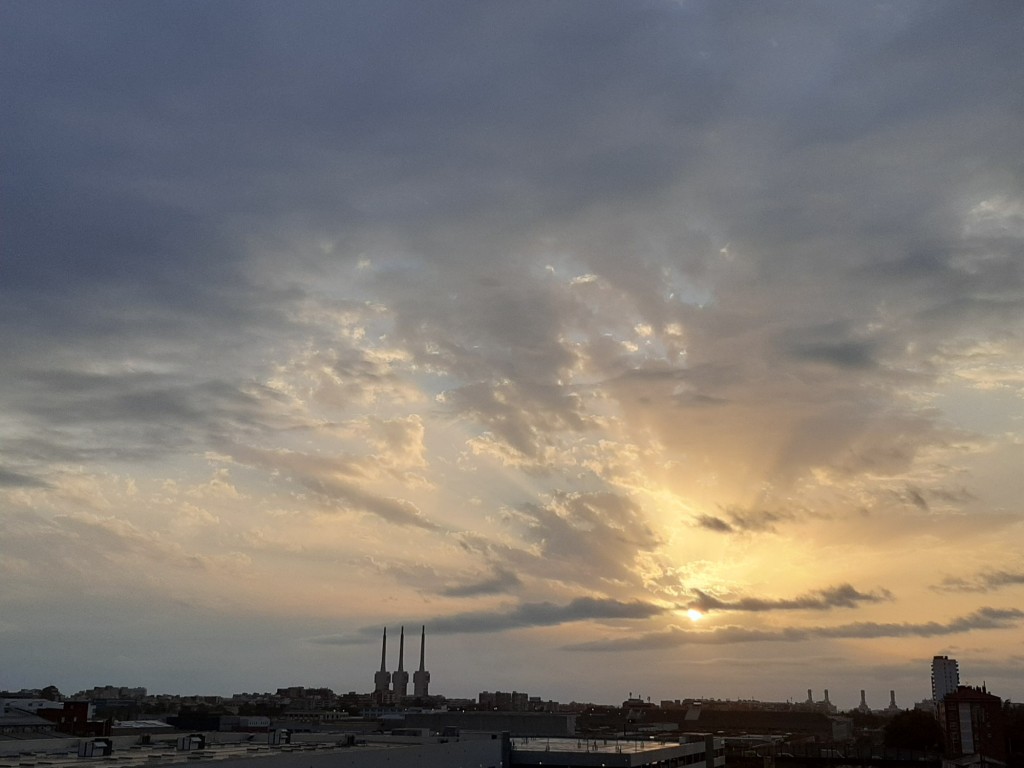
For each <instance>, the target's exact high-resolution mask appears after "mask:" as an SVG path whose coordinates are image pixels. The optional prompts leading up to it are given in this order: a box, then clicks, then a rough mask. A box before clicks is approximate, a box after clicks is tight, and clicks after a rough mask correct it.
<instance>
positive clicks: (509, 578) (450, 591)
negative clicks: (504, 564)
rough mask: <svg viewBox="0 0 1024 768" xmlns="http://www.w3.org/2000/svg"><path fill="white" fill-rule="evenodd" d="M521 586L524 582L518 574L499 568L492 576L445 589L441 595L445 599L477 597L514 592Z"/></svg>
mask: <svg viewBox="0 0 1024 768" xmlns="http://www.w3.org/2000/svg"><path fill="white" fill-rule="evenodd" d="M521 586H522V581H521V580H520V579H519V577H518V576H516V574H514V573H512V572H511V571H507V570H504V569H502V568H498V569H495V571H494V573H493V574H492V575H490V576H489V577H487V578H484V579H481V580H479V581H471V582H466V583H463V584H457V585H453V586H449V587H445V588H444V589H443V590H441V594H442V595H444V596H445V597H476V596H478V595H496V594H502V593H506V592H512V591H514V590H516V589H518V588H519V587H521Z"/></svg>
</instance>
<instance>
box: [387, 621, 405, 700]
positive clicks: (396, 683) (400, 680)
mask: <svg viewBox="0 0 1024 768" xmlns="http://www.w3.org/2000/svg"><path fill="white" fill-rule="evenodd" d="M391 683H392V688H393V690H394V692H395V699H397V700H398V701H401V700H402V699H404V698H405V697H406V696H407V695H408V694H409V673H408V672H406V671H405V627H402V631H401V634H400V635H399V639H398V670H397V671H396V672H395V673H394V674H393V675H391Z"/></svg>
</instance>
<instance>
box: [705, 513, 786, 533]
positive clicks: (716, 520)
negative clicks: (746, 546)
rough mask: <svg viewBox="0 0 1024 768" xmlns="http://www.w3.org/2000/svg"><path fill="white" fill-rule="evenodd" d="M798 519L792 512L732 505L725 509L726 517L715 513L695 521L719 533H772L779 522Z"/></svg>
mask: <svg viewBox="0 0 1024 768" xmlns="http://www.w3.org/2000/svg"><path fill="white" fill-rule="evenodd" d="M794 519H796V515H795V514H793V513H792V512H785V511H774V510H767V509H762V510H746V509H739V508H736V507H730V508H729V509H727V510H725V518H722V517H717V516H715V515H700V516H698V517H697V518H695V520H694V522H695V523H696V525H697V526H699V527H700V528H706V529H707V530H709V531H715V532H718V533H742V532H755V533H763V532H767V533H772V532H774V531H775V526H776V524H777V523H781V522H788V521H791V520H794Z"/></svg>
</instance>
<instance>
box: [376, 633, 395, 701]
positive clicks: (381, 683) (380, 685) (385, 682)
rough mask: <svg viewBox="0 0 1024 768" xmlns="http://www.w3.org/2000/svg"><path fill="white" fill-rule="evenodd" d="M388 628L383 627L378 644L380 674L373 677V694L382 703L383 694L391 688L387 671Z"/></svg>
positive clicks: (389, 675) (389, 674) (377, 673)
mask: <svg viewBox="0 0 1024 768" xmlns="http://www.w3.org/2000/svg"><path fill="white" fill-rule="evenodd" d="M387 655H388V628H387V627H384V639H383V640H381V643H380V672H376V673H375V674H374V675H373V692H374V693H375V694H376V695H377V698H378V699H380V700H382V701H383V698H384V694H386V693H387V692H388V688H389V687H390V686H391V673H390V672H388V670H387Z"/></svg>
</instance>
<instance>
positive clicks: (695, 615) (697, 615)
mask: <svg viewBox="0 0 1024 768" xmlns="http://www.w3.org/2000/svg"><path fill="white" fill-rule="evenodd" d="M686 615H687V616H689V617H690V621H700V620H701V619H703V618H704V614H703V613H701V612H700V611H698V610H697V609H696V608H690V609H689V610H688V611H687V612H686Z"/></svg>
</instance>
